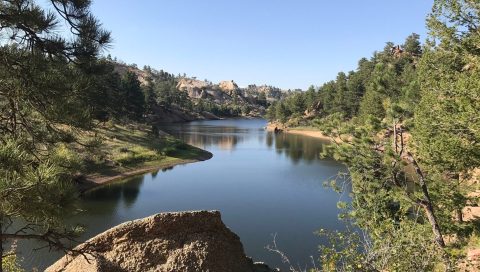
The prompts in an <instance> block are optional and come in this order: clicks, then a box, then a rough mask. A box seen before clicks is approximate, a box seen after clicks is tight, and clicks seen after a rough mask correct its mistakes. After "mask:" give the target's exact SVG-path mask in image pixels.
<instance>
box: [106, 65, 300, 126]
mask: <svg viewBox="0 0 480 272" xmlns="http://www.w3.org/2000/svg"><path fill="white" fill-rule="evenodd" d="M106 61H107V62H108V63H109V65H111V66H112V67H113V71H112V72H113V73H114V74H118V75H117V77H119V79H121V78H122V77H128V76H132V77H136V78H137V80H138V84H139V85H140V86H141V90H142V93H137V96H138V101H137V102H138V103H141V104H142V103H143V104H142V105H140V104H139V105H138V106H139V107H141V108H142V109H143V115H145V117H146V120H147V121H149V122H152V123H169V122H182V121H192V120H199V119H218V118H228V117H260V116H263V115H265V110H266V108H267V107H268V106H269V105H270V104H271V103H273V102H275V101H278V100H280V99H282V98H284V97H286V96H288V95H289V94H291V93H293V92H292V91H291V90H288V91H286V90H281V89H279V88H276V87H273V86H267V85H263V86H256V85H248V86H247V87H246V88H241V87H239V86H238V85H237V84H236V83H235V82H234V81H233V80H230V81H222V82H219V83H218V84H214V83H212V82H210V81H208V80H197V79H196V78H195V77H192V78H189V77H187V76H186V75H176V76H175V75H173V74H170V73H168V72H165V71H163V70H160V71H158V70H156V69H153V68H152V67H150V66H145V67H144V68H143V69H139V68H138V67H137V66H136V65H127V64H122V63H119V62H117V61H113V60H112V59H111V57H107V59H106ZM109 95H111V96H112V99H109V101H112V102H113V103H114V104H116V102H115V97H114V96H116V95H117V94H115V93H109ZM142 96H143V97H142ZM135 101H136V100H135ZM142 101H143V102H142Z"/></svg>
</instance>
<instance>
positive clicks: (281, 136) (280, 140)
mask: <svg viewBox="0 0 480 272" xmlns="http://www.w3.org/2000/svg"><path fill="white" fill-rule="evenodd" d="M266 144H267V146H269V147H270V146H272V145H274V146H275V149H276V151H277V153H278V154H284V155H286V156H287V157H288V158H290V160H291V161H292V162H293V163H295V164H298V163H299V162H300V161H305V162H307V163H312V162H314V161H317V160H319V159H320V153H321V152H322V151H323V149H324V147H325V145H328V142H327V141H323V140H319V139H316V138H313V137H305V136H301V135H293V134H288V133H273V132H269V133H267V137H266Z"/></svg>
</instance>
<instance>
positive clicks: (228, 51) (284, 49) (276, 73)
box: [92, 0, 433, 88]
mask: <svg viewBox="0 0 480 272" xmlns="http://www.w3.org/2000/svg"><path fill="white" fill-rule="evenodd" d="M432 3H433V0H422V1H419V0H407V1H386V0H364V1H354V0H350V1H347V0H335V1H322V0H317V1H314V0H295V1H294V0H291V1H281V0H276V1H275V0H237V1H233V0H223V1H220V0H203V1H201V0H142V1H127V0H96V1H95V0H94V1H93V7H92V10H93V13H94V14H95V15H96V16H97V17H98V18H99V19H100V21H101V22H102V23H103V25H104V27H105V28H106V29H109V30H111V31H112V34H113V39H114V43H113V47H112V48H111V49H110V51H109V53H110V54H111V55H112V56H116V57H118V58H119V59H121V60H123V61H125V62H127V63H136V64H138V66H139V67H143V65H146V64H148V65H150V66H152V67H153V68H156V69H164V70H166V71H168V72H171V73H174V74H178V73H182V74H183V73H186V74H187V75H189V76H196V77H197V78H199V79H209V80H211V81H213V82H218V81H220V80H230V79H233V80H235V81H236V82H237V83H238V84H239V85H240V86H245V85H247V84H269V85H275V86H278V87H281V88H307V87H308V86H309V85H312V84H313V85H321V84H322V83H324V82H326V81H329V80H331V79H334V78H335V76H336V74H337V73H338V72H339V71H349V70H353V69H355V67H356V64H357V61H358V60H359V59H360V58H361V57H370V56H371V54H372V52H373V51H375V50H380V49H382V48H383V46H384V44H385V42H386V41H392V42H395V43H401V42H403V40H404V38H405V37H406V36H407V35H409V34H410V33H412V32H416V33H418V34H420V35H421V37H422V39H423V38H425V34H426V29H425V17H426V15H427V14H428V12H429V11H430V8H431V6H432Z"/></svg>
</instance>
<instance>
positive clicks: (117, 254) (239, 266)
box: [46, 211, 278, 272]
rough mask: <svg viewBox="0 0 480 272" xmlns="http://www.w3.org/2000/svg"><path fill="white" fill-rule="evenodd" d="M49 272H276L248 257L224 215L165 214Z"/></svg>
mask: <svg viewBox="0 0 480 272" xmlns="http://www.w3.org/2000/svg"><path fill="white" fill-rule="evenodd" d="M75 249H76V250H77V251H79V252H83V254H80V255H76V256H69V255H67V256H64V257H63V258H62V259H60V260H59V261H57V262H56V263H55V264H53V265H52V266H50V267H49V268H47V270H46V271H49V272H59V271H65V272H77V271H78V272H80V271H82V272H83V271H101V272H113V271H118V272H122V271H165V272H167V271H168V272H170V271H171V272H173V271H176V272H180V271H210V272H216V271H219V272H220V271H221V272H229V271H231V272H259V271H266V272H269V271H278V270H272V269H270V268H269V267H268V266H266V265H265V264H263V263H258V264H255V263H253V262H252V260H251V259H250V258H248V257H246V256H245V253H244V250H243V246H242V244H241V242H240V238H239V237H238V236H237V235H236V234H235V233H233V232H232V231H231V230H230V229H228V228H227V227H226V226H225V224H223V222H222V220H221V217H220V212H218V211H194V212H176V213H160V214H156V215H152V216H150V217H146V218H143V219H138V220H134V221H130V222H126V223H123V224H121V225H118V226H116V227H114V228H111V229H109V230H107V231H105V232H103V233H101V234H99V235H97V236H95V237H94V238H92V239H90V240H88V241H87V242H85V243H83V244H81V245H79V246H77V247H76V248H75Z"/></svg>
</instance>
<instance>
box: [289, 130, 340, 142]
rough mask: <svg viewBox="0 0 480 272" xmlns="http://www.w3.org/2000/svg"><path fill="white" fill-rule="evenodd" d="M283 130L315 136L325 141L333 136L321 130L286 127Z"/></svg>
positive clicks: (330, 139)
mask: <svg viewBox="0 0 480 272" xmlns="http://www.w3.org/2000/svg"><path fill="white" fill-rule="evenodd" d="M283 132H285V133H289V134H295V135H302V136H308V137H313V138H317V139H321V140H325V141H332V138H330V137H329V136H327V135H325V134H323V132H321V131H320V130H303V129H295V128H294V129H286V130H284V131H283Z"/></svg>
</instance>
